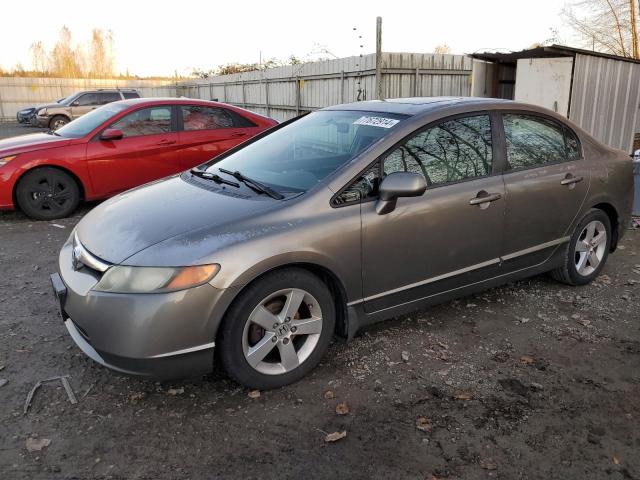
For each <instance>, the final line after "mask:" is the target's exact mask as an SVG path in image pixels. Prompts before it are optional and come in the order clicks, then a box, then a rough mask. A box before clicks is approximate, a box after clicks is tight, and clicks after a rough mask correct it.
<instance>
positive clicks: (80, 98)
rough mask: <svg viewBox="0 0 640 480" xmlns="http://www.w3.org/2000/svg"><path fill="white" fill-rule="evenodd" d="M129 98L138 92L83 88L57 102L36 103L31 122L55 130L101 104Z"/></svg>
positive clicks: (135, 96)
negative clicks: (81, 90) (83, 89)
mask: <svg viewBox="0 0 640 480" xmlns="http://www.w3.org/2000/svg"><path fill="white" fill-rule="evenodd" d="M129 98H140V94H139V93H138V92H137V91H136V90H133V89H125V90H120V89H98V90H85V91H83V92H78V93H76V94H74V95H70V96H68V97H67V98H65V99H63V100H62V101H59V103H50V104H47V105H38V106H37V107H35V110H34V113H33V116H32V117H31V124H32V125H35V126H38V127H48V128H50V129H51V130H57V129H58V128H60V127H62V126H63V125H66V124H67V123H69V122H70V121H71V120H75V119H76V118H78V117H81V116H82V115H84V114H85V113H88V112H90V111H91V110H94V109H96V108H98V107H99V106H101V105H106V104H107V103H111V102H117V101H118V100H126V99H129Z"/></svg>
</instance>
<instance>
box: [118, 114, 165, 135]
mask: <svg viewBox="0 0 640 480" xmlns="http://www.w3.org/2000/svg"><path fill="white" fill-rule="evenodd" d="M111 128H117V129H119V130H122V132H123V133H124V136H125V137H139V136H142V135H156V134H160V133H167V132H170V131H171V107H151V108H143V109H141V110H136V111H135V112H132V113H130V114H129V115H126V116H125V117H123V118H121V119H120V120H118V121H117V122H116V123H114V124H113V125H112V126H111Z"/></svg>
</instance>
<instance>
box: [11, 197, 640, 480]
mask: <svg viewBox="0 0 640 480" xmlns="http://www.w3.org/2000/svg"><path fill="white" fill-rule="evenodd" d="M91 206H92V205H89V206H84V207H83V208H82V209H81V211H79V212H78V214H77V215H76V216H75V217H73V218H69V219H65V220H60V221H55V222H34V221H31V220H29V219H27V218H25V217H24V216H23V215H21V214H19V213H0V271H1V273H2V275H1V276H0V385H2V384H3V383H4V382H3V381H2V380H7V382H6V383H5V384H4V385H2V386H0V478H2V479H8V480H9V479H10V480H13V479H173V478H180V479H200V478H208V479H213V478H252V479H270V478H280V479H286V478H292V479H298V478H307V479H312V478H313V479H315V478H323V479H324V478H348V479H365V478H366V479H368V478H384V479H421V480H423V479H427V480H434V479H444V478H446V479H484V478H499V479H559V480H560V479H561V480H567V479H580V480H583V479H598V480H601V479H612V480H613V479H640V454H639V452H640V400H639V398H640V230H633V231H631V230H630V231H628V232H627V235H626V237H625V238H624V241H623V242H622V243H621V246H620V249H619V250H618V251H617V252H616V253H615V254H614V255H612V256H611V257H610V258H609V261H608V264H607V266H606V268H605V269H604V271H603V274H602V275H601V276H600V277H599V278H598V280H597V281H596V282H595V283H593V284H592V285H589V286H586V287H582V288H572V287H567V286H564V285H560V284H558V283H556V282H554V281H553V280H551V279H549V278H548V277H546V276H541V277H536V278H533V279H531V280H527V281H523V282H519V283H516V284H510V285H507V286H504V287H501V288H495V289H492V290H489V291H487V292H484V293H482V294H478V295H475V296H471V297H467V298H463V299H461V300H457V301H454V302H449V303H446V304H444V305H441V306H438V307H435V308H431V309H428V310H424V311H419V312H416V313H414V314H411V315H407V316H403V317H400V318H396V319H393V320H390V321H388V322H386V323H383V324H380V325H378V326H375V327H373V328H371V329H369V330H368V331H366V332H364V333H363V334H362V335H360V336H359V337H357V338H356V339H354V340H353V341H352V342H350V343H348V344H347V343H344V342H343V341H336V342H334V344H333V345H332V347H331V349H330V351H329V353H328V355H327V356H326V358H325V361H324V362H323V363H322V364H321V365H320V366H319V367H318V368H317V369H316V370H315V371H314V372H313V373H312V374H311V375H310V376H308V377H307V378H305V379H303V380H302V381H300V382H298V383H296V384H294V385H291V386H288V387H286V388H282V389H279V390H274V391H269V392H261V394H260V396H259V397H258V398H252V396H249V394H248V393H249V392H248V391H247V390H246V389H243V388H240V387H238V386H237V385H236V384H234V383H233V382H231V381H230V380H228V379H226V378H225V376H224V374H222V373H220V372H217V373H214V374H212V375H209V376H207V377H204V378H197V379H191V380H186V381H179V382H173V383H155V382H152V381H145V380H140V379H136V378H130V377H124V376H120V375H118V374H115V373H113V372H111V371H108V370H106V369H105V368H103V367H100V366H99V365H97V364H95V363H93V362H92V361H91V360H89V359H88V358H86V357H85V356H84V355H83V354H82V353H81V352H80V351H79V350H78V348H77V347H76V346H75V345H74V343H73V341H72V340H71V338H70V337H69V336H68V334H67V332H66V329H65V328H64V325H63V324H62V321H61V319H60V318H59V316H58V313H57V309H56V305H55V302H54V299H53V296H52V294H51V288H50V285H49V278H48V274H49V273H50V272H53V271H54V270H55V262H56V258H57V253H58V250H59V248H60V246H61V245H62V243H63V242H64V240H65V239H66V238H67V236H68V235H69V233H70V231H71V229H72V227H73V225H74V224H75V223H76V222H77V221H78V220H79V219H80V218H81V216H82V215H83V214H84V213H86V212H87V211H88V210H89V209H90V208H91ZM56 375H69V376H70V377H69V382H70V384H71V386H72V388H73V390H74V392H75V395H76V397H77V399H78V403H77V404H75V405H72V404H71V403H70V402H69V400H68V399H67V395H66V393H65V390H64V389H63V388H62V385H61V384H59V383H52V384H47V385H44V386H43V387H41V388H40V389H39V390H38V391H37V392H36V394H35V396H34V398H33V401H32V404H31V407H30V409H29V410H28V412H27V413H26V414H23V406H24V403H25V399H26V397H27V394H28V392H29V390H30V389H31V388H32V386H33V385H34V384H35V383H36V382H37V381H38V380H42V379H46V378H49V377H52V376H56ZM329 392H331V393H329ZM343 402H345V403H346V406H347V408H346V409H348V412H347V413H346V414H344V415H339V414H337V413H336V408H337V409H338V410H340V411H341V412H342V413H344V410H345V408H344V407H343V406H341V407H338V405H339V404H341V403H343ZM343 431H344V432H346V437H344V438H342V439H340V440H338V441H336V442H333V443H328V442H325V436H326V435H327V434H329V433H333V432H343Z"/></svg>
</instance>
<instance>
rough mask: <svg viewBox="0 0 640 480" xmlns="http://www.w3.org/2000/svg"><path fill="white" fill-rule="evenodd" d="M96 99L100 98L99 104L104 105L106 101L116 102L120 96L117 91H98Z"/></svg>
mask: <svg viewBox="0 0 640 480" xmlns="http://www.w3.org/2000/svg"><path fill="white" fill-rule="evenodd" d="M98 100H100V105H106V104H107V103H111V102H117V101H118V100H121V98H120V94H119V93H118V92H100V93H98Z"/></svg>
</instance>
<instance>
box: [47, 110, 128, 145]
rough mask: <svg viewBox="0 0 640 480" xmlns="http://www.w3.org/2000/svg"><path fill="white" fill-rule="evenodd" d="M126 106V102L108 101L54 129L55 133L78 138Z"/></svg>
mask: <svg viewBox="0 0 640 480" xmlns="http://www.w3.org/2000/svg"><path fill="white" fill-rule="evenodd" d="M125 108H127V105H126V104H121V103H108V104H107V105H103V106H102V107H100V108H96V109H95V110H92V111H91V112H89V113H87V114H86V115H83V116H82V117H80V118H78V119H76V120H74V121H72V122H69V123H68V124H66V125H65V126H64V127H62V128H59V129H58V130H56V134H57V135H60V136H61V137H68V138H80V137H84V136H85V135H86V134H88V133H89V132H91V131H93V130H94V129H96V128H98V127H99V126H100V125H101V124H102V123H104V122H106V121H107V120H109V119H110V118H111V117H113V116H114V115H115V114H116V113H119V112H121V111H122V110H124V109H125Z"/></svg>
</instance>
